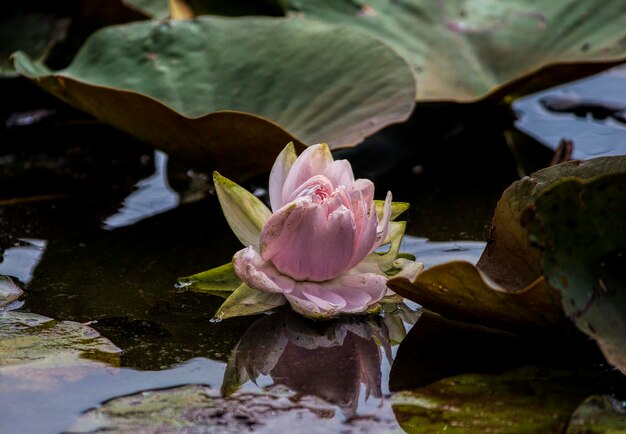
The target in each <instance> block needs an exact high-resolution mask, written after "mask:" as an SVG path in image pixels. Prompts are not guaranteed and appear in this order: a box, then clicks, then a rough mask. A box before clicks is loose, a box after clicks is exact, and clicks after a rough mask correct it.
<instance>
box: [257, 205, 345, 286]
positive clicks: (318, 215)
mask: <svg viewBox="0 0 626 434" xmlns="http://www.w3.org/2000/svg"><path fill="white" fill-rule="evenodd" d="M354 231H355V224H354V219H353V215H352V213H351V212H350V210H349V209H347V208H345V207H343V206H341V207H340V208H338V209H336V210H335V211H333V212H332V213H331V214H330V215H328V216H327V214H326V211H325V207H324V206H323V205H320V204H317V203H312V202H310V201H308V200H305V199H302V200H296V201H294V202H292V203H290V204H288V205H286V206H284V207H283V208H281V209H280V210H279V211H278V212H277V213H275V214H273V215H272V217H270V219H269V220H268V221H267V223H266V224H265V227H264V228H263V231H262V232H261V256H262V257H263V259H264V260H266V261H270V260H271V262H272V263H273V264H274V266H275V267H276V268H277V269H278V270H279V271H280V272H281V273H282V274H285V275H287V276H290V277H292V278H293V279H294V280H299V281H302V280H310V281H315V282H320V281H324V280H328V279H332V278H334V277H337V276H338V275H340V274H341V273H343V272H344V271H346V270H348V265H349V263H350V259H351V257H352V249H353V246H354V236H355V232H354Z"/></svg>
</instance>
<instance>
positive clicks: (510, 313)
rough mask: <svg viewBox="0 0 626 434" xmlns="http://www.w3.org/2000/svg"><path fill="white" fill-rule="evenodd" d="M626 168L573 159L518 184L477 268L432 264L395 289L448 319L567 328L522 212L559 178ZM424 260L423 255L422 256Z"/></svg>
mask: <svg viewBox="0 0 626 434" xmlns="http://www.w3.org/2000/svg"><path fill="white" fill-rule="evenodd" d="M624 172H626V157H605V158H598V159H594V160H588V161H582V162H581V161H571V162H568V163H563V164H559V165H557V166H553V167H550V168H547V169H543V170H540V171H538V172H536V173H534V174H532V175H531V176H530V177H525V178H523V179H522V180H520V181H517V182H515V183H513V184H512V185H511V186H510V187H509V188H508V189H507V190H506V191H505V192H504V194H503V195H502V198H501V199H500V201H499V202H498V206H497V208H496V211H495V215H494V220H493V227H492V231H491V235H490V238H491V239H490V240H489V242H488V243H487V247H486V248H485V251H484V252H483V255H482V256H481V259H480V260H479V261H478V264H477V265H476V267H474V266H473V265H472V264H470V263H467V262H461V261H455V262H449V263H444V264H441V265H438V266H435V267H432V268H430V269H428V270H426V271H424V272H423V273H421V274H420V275H419V276H418V277H417V279H415V280H414V281H413V282H410V281H408V280H407V279H392V280H390V281H389V287H390V288H391V289H392V290H394V291H395V292H397V293H398V294H400V295H402V296H404V297H406V298H409V299H411V300H414V301H416V302H417V303H420V304H421V305H423V306H424V307H425V308H427V309H430V310H433V311H435V312H438V313H440V314H442V315H444V316H446V317H449V318H452V319H456V320H459V321H467V322H471V323H476V324H482V325H486V326H490V327H495V328H501V329H505V330H510V331H515V332H528V331H532V332H537V331H541V330H545V329H547V328H551V329H554V330H555V331H556V330H559V331H561V332H567V331H568V329H569V327H570V326H569V325H570V321H569V319H568V318H567V317H566V316H565V314H563V308H562V303H561V293H560V292H559V291H558V290H557V289H554V288H555V286H554V285H552V281H550V283H548V282H547V281H546V279H545V277H544V275H543V272H542V264H541V261H540V251H539V250H538V249H536V247H533V246H531V245H530V244H529V242H528V233H527V230H526V228H524V227H523V226H522V223H521V220H522V214H523V212H524V210H525V209H527V208H528V207H529V206H531V205H532V204H533V203H534V202H535V200H536V199H537V197H538V196H539V195H540V194H541V192H543V191H545V190H546V189H548V188H549V186H550V185H552V184H554V183H555V182H558V180H559V179H562V178H568V177H575V178H578V179H592V178H594V177H597V176H601V175H603V174H610V173H624ZM417 259H418V260H419V257H418V258H417Z"/></svg>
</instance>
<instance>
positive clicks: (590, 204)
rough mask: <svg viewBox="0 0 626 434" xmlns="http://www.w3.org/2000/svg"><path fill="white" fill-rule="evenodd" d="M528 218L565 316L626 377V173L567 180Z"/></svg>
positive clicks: (546, 195) (544, 197) (537, 204)
mask: <svg viewBox="0 0 626 434" xmlns="http://www.w3.org/2000/svg"><path fill="white" fill-rule="evenodd" d="M524 217H525V219H526V221H527V224H528V230H529V235H530V239H531V241H533V242H534V243H537V244H538V245H539V246H540V248H541V250H542V254H541V266H542V268H543V271H544V273H545V274H546V276H547V278H548V281H549V283H550V285H551V286H553V287H555V288H558V289H559V290H560V291H561V293H562V295H563V309H564V311H565V313H566V314H567V315H568V316H569V317H570V318H571V319H572V320H573V321H574V322H575V323H576V325H577V326H578V328H579V329H580V330H582V331H583V332H585V333H586V334H588V335H589V336H591V337H593V338H594V339H596V340H597V341H598V344H599V346H600V348H601V349H602V351H603V353H604V355H605V356H606V358H607V360H608V361H609V362H610V363H612V364H613V365H615V366H617V367H618V368H620V369H621V370H622V372H624V373H626V226H625V225H624V221H625V220H626V173H618V174H611V175H606V176H601V177H597V178H596V179H592V180H589V181H583V180H579V179H568V178H566V179H563V180H561V181H560V182H558V183H555V184H554V185H553V186H552V187H551V188H550V189H549V190H546V191H545V192H543V194H542V195H541V196H540V197H538V198H537V199H536V200H535V202H534V206H533V208H532V209H529V210H528V211H527V213H526V214H525V215H524Z"/></svg>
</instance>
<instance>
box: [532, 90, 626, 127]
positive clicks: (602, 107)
mask: <svg viewBox="0 0 626 434" xmlns="http://www.w3.org/2000/svg"><path fill="white" fill-rule="evenodd" d="M539 102H540V103H541V105H543V106H544V107H545V108H546V109H548V110H550V111H552V112H556V113H572V114H574V115H576V116H578V117H587V115H591V116H592V117H593V118H594V119H600V120H604V119H606V118H612V119H614V120H615V121H617V122H621V123H624V124H626V106H625V105H623V104H620V103H613V102H611V101H604V100H596V99H593V98H581V97H580V96H578V95H576V94H567V93H566V94H557V95H548V96H546V97H545V98H542V99H541V100H539Z"/></svg>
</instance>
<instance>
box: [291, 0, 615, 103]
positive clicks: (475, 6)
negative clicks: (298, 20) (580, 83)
mask: <svg viewBox="0 0 626 434" xmlns="http://www.w3.org/2000/svg"><path fill="white" fill-rule="evenodd" d="M289 9H290V11H291V13H292V14H294V15H299V14H303V15H304V16H305V17H308V18H311V19H317V20H320V21H324V22H330V23H335V24H341V25H343V26H344V27H347V28H350V27H353V28H357V29H359V30H361V31H363V33H366V34H369V35H373V36H376V37H377V38H380V39H381V40H383V41H385V42H386V43H388V44H389V45H390V46H391V47H393V48H395V49H396V50H397V51H398V52H399V53H400V54H402V55H403V56H405V57H406V58H407V59H409V60H410V62H411V63H412V65H413V67H414V69H415V72H416V74H417V78H418V82H419V83H420V90H419V93H418V99H419V100H428V101H432V100H453V101H461V102H470V101H476V100H479V99H482V98H485V97H492V98H494V99H502V98H505V97H507V96H508V95H511V94H514V95H519V94H520V93H530V92H534V91H538V90H540V89H542V88H548V87H551V86H553V85H555V84H559V83H562V82H563V81H566V80H573V79H576V78H580V77H583V76H585V75H590V74H593V73H595V72H598V71H600V70H602V69H604V68H607V67H608V66H610V65H611V64H616V63H618V62H622V61H624V59H626V26H624V19H623V17H624V15H626V3H624V2H623V1H622V0H607V1H604V2H602V5H598V4H597V2H595V1H594V0H582V1H581V0H563V1H558V2H547V1H544V0H514V1H513V0H511V1H507V2H502V1H498V0H472V1H468V0H447V1H423V2H415V1H414V0H396V1H393V2H390V1H388V0H369V1H368V2H367V4H365V3H363V2H356V1H352V0H290V1H289Z"/></svg>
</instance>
